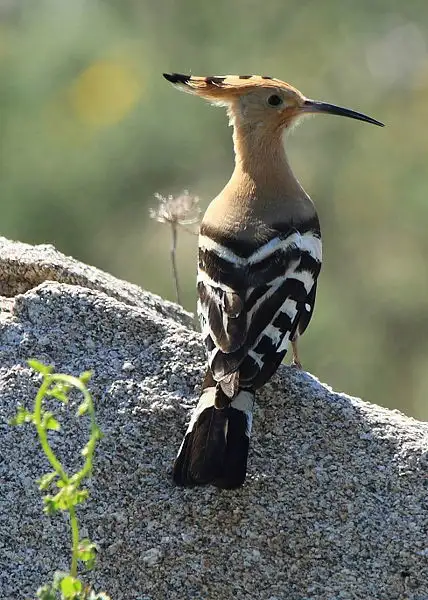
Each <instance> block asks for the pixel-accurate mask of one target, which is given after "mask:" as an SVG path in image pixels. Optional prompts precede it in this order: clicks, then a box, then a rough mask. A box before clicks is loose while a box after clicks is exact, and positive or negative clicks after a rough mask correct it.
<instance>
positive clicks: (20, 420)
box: [9, 406, 34, 425]
mask: <svg viewBox="0 0 428 600" xmlns="http://www.w3.org/2000/svg"><path fill="white" fill-rule="evenodd" d="M33 422H34V415H33V413H32V412H30V411H29V410H27V409H26V408H24V407H23V406H18V410H17V413H16V415H15V416H14V417H13V419H11V420H10V421H9V423H10V425H23V424H24V423H33Z"/></svg>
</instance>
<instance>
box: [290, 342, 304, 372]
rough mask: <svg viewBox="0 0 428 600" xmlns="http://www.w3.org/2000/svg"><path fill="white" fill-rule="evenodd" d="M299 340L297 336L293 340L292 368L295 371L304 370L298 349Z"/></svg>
mask: <svg viewBox="0 0 428 600" xmlns="http://www.w3.org/2000/svg"><path fill="white" fill-rule="evenodd" d="M298 339H299V336H298V335H295V336H294V337H293V339H292V340H291V348H292V349H293V360H292V361H291V366H292V367H294V368H295V369H303V367H302V363H301V362H300V359H299V352H298V349H297V340H298Z"/></svg>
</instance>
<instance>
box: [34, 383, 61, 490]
mask: <svg viewBox="0 0 428 600" xmlns="http://www.w3.org/2000/svg"><path fill="white" fill-rule="evenodd" d="M50 385H51V377H50V376H49V375H47V376H44V377H43V383H42V385H41V386H40V389H39V391H38V392H37V396H36V399H35V402H34V423H35V425H36V429H37V434H38V436H39V439H40V443H41V445H42V448H43V451H44V453H45V454H46V456H47V458H48V460H49V462H50V463H51V465H52V467H53V468H54V469H55V471H56V472H57V473H58V475H59V476H60V478H61V479H62V481H63V482H64V483H65V484H67V483H68V481H69V479H68V477H67V474H66V472H65V471H64V469H63V468H62V465H61V463H60V462H59V460H58V459H57V457H56V456H55V454H54V453H53V451H52V449H51V447H50V445H49V442H48V436H47V431H46V430H45V429H44V427H43V426H42V401H43V398H44V396H45V394H46V392H47V390H48V389H49V386H50Z"/></svg>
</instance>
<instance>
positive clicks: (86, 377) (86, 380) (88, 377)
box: [79, 371, 94, 385]
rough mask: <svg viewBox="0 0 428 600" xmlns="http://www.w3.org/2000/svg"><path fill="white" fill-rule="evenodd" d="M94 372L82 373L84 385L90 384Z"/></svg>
mask: <svg viewBox="0 0 428 600" xmlns="http://www.w3.org/2000/svg"><path fill="white" fill-rule="evenodd" d="M93 374H94V372H93V371H84V372H83V373H80V375H79V379H80V381H81V382H82V383H83V385H88V383H89V381H90V380H91V377H92V375H93Z"/></svg>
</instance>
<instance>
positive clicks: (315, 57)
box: [0, 0, 428, 418]
mask: <svg viewBox="0 0 428 600" xmlns="http://www.w3.org/2000/svg"><path fill="white" fill-rule="evenodd" d="M427 25H428V4H427V3H426V1H425V0H412V2H407V3H405V2H402V1H400V0H378V1H377V2H372V0H359V2H354V1H351V0H325V1H324V2H315V0H303V1H302V0H299V1H297V0H285V1H284V0H270V2H261V1H260V0H258V1H256V0H245V1H244V0H235V1H234V2H230V1H228V0H217V1H216V2H197V1H196V0H181V1H180V0H159V1H158V2H150V1H149V0H72V1H71V0H38V1H37V2H34V1H32V0H0V114H1V117H0V191H1V198H2V218H1V230H0V233H1V234H2V235H5V236H7V237H10V238H14V239H19V240H22V241H27V242H30V243H39V242H52V243H54V244H55V245H56V246H57V247H58V248H59V249H60V250H62V251H63V252H65V253H68V254H72V255H74V256H75V257H77V258H79V259H81V260H84V261H86V262H89V263H92V264H95V265H97V266H98V267H101V268H104V269H106V270H108V271H111V272H113V273H115V274H116V275H118V276H120V277H123V278H126V279H129V280H131V281H134V282H136V283H138V284H140V285H142V286H144V287H145V288H146V289H149V290H152V291H154V292H157V293H159V294H161V295H163V296H166V297H169V298H172V299H173V298H174V293H175V292H174V283H173V280H172V277H171V274H170V264H169V246H170V231H169V230H168V227H165V226H164V225H161V224H158V223H155V222H154V221H151V220H150V219H149V210H148V209H149V206H151V205H154V204H155V201H154V198H153V196H154V194H155V193H156V192H159V193H161V194H164V195H168V194H170V193H172V194H176V193H178V192H180V191H181V190H182V189H184V188H188V189H189V190H190V192H191V193H192V194H197V195H198V196H199V197H200V198H201V205H202V207H205V206H206V205H207V204H208V202H209V200H210V199H211V198H213V197H214V196H215V195H216V194H217V193H218V191H219V190H220V189H221V187H222V186H223V185H224V183H225V182H226V181H227V179H228V177H229V175H230V173H231V170H232V167H233V154H232V142H231V131H230V129H228V127H227V124H226V123H227V122H226V117H225V114H224V112H223V111H222V110H216V109H213V108H210V107H209V106H208V105H206V104H204V103H203V102H201V101H199V100H198V99H196V98H191V97H189V96H186V95H184V94H178V93H177V92H176V91H175V90H173V89H172V87H171V86H169V85H168V84H167V83H166V82H165V81H164V80H163V79H162V77H161V73H162V72H163V71H179V72H190V71H191V72H193V73H194V74H198V75H212V74H222V73H238V74H239V73H259V74H267V75H273V76H276V77H279V78H281V79H285V80H286V81H290V82H291V83H293V84H294V85H296V86H297V87H298V88H299V89H301V90H302V91H303V92H304V93H305V94H306V95H307V96H309V97H313V98H316V99H320V100H326V101H330V102H334V103H336V104H342V105H344V106H350V107H351V108H354V109H356V110H361V111H363V112H366V113H367V114H369V115H372V116H373V117H375V118H378V119H380V120H382V121H384V122H385V123H386V124H387V127H385V128H384V129H378V128H376V127H371V126H369V125H366V124H362V123H358V122H355V121H351V120H346V119H339V118H337V117H327V116H319V117H317V118H314V119H311V120H307V121H306V122H305V123H304V124H303V125H302V126H301V127H299V128H298V129H297V131H296V132H295V133H294V135H292V136H291V137H290V138H289V139H287V140H286V142H285V143H286V144H287V147H288V149H289V153H290V158H291V162H292V164H293V167H294V169H295V171H296V173H297V174H298V176H299V178H300V179H301V181H302V183H303V185H304V187H305V189H306V190H307V191H308V192H309V193H310V194H311V196H312V197H313V198H314V200H315V201H316V203H317V206H318V210H319V213H320V216H321V221H322V226H323V235H324V248H325V250H324V257H325V258H324V261H325V262H324V266H323V271H322V274H321V281H320V286H319V297H318V302H317V307H316V311H315V317H314V320H313V322H312V324H311V327H310V329H309V331H308V332H307V333H306V335H305V337H304V339H303V340H302V344H301V345H302V356H303V359H304V365H305V367H306V368H307V369H308V370H310V371H311V372H313V373H316V374H317V375H318V376H319V377H320V379H321V380H323V381H328V382H329V383H330V384H331V385H333V386H334V387H335V388H339V389H343V390H345V391H347V392H349V393H352V394H356V395H361V396H363V397H364V398H365V399H366V400H369V401H373V402H377V403H380V404H384V405H386V406H390V407H392V408H394V407H397V408H400V409H401V410H403V411H404V412H406V413H408V414H412V415H415V416H417V417H419V418H428V403H427V401H426V397H427V393H428V370H427V363H428V341H427V333H428V301H427V296H428V277H427V264H426V262H427V256H428V236H427V234H426V230H427V223H428V198H427V189H428V185H427V167H426V163H427V150H428V148H427V134H426V123H427V118H428V52H427V43H428V39H427V36H428V31H427ZM178 250H179V256H178V262H179V269H180V278H181V279H180V281H181V284H182V287H183V297H184V304H185V306H186V308H188V309H190V310H194V306H195V292H194V281H195V262H196V238H195V236H191V235H187V234H186V233H185V232H183V233H180V238H179V241H178Z"/></svg>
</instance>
